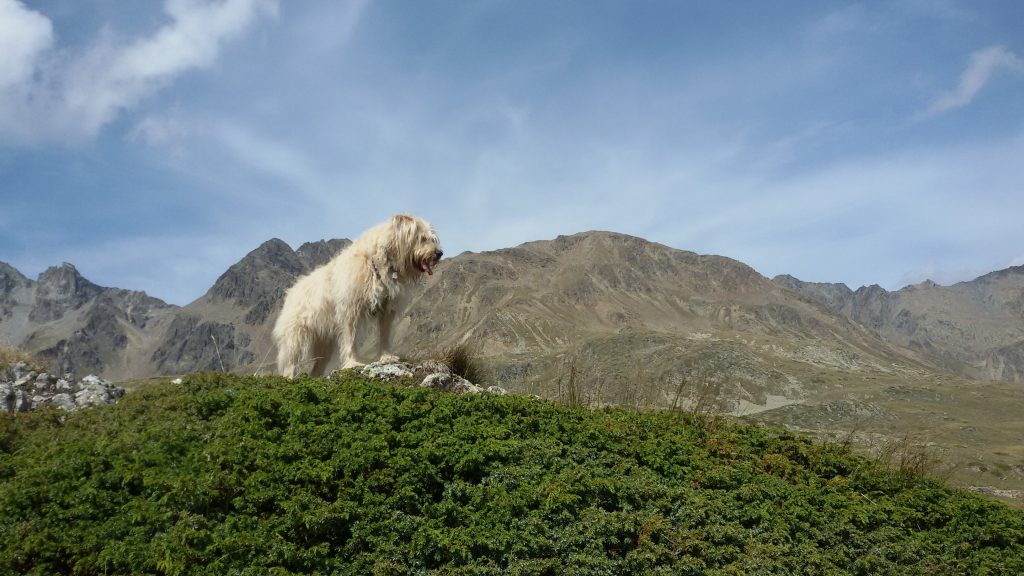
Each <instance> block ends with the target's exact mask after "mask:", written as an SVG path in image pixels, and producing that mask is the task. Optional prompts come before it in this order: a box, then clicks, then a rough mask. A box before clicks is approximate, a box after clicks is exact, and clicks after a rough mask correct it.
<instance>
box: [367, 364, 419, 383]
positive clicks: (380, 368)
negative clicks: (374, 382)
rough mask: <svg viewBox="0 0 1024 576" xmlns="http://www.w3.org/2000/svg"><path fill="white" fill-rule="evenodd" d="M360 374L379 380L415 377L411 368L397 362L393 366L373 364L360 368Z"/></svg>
mask: <svg viewBox="0 0 1024 576" xmlns="http://www.w3.org/2000/svg"><path fill="white" fill-rule="evenodd" d="M359 373H360V374H362V375H364V376H368V377H370V378H379V379H382V380H400V379H402V378H411V377H412V376H413V371H412V369H411V366H409V365H408V364H406V363H404V362H395V363H392V364H385V363H383V362H373V363H371V364H367V365H366V366H363V367H362V368H360V369H359Z"/></svg>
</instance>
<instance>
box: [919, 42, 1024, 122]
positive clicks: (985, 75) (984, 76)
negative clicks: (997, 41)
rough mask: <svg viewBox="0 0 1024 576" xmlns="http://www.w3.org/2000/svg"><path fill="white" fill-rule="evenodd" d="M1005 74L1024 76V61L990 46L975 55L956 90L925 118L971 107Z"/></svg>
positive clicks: (931, 107)
mask: <svg viewBox="0 0 1024 576" xmlns="http://www.w3.org/2000/svg"><path fill="white" fill-rule="evenodd" d="M1003 70H1008V71H1013V72H1022V71H1024V60H1021V58H1020V57H1018V56H1017V55H1016V54H1014V53H1013V52H1011V51H1010V50H1009V49H1007V48H1006V47H1005V46H989V47H988V48H985V49H983V50H977V51H975V52H973V53H972V54H971V59H970V62H968V64H967V68H966V69H965V70H964V71H963V73H962V74H960V83H959V84H957V86H956V88H954V89H953V90H950V91H948V92H945V93H943V94H941V95H939V96H938V97H937V98H935V99H934V100H932V103H931V104H930V105H929V106H928V108H927V109H926V110H925V111H924V112H923V113H922V114H921V116H922V117H929V116H935V115H938V114H942V113H945V112H949V111H951V110H956V109H957V108H962V107H964V106H967V105H968V104H970V103H971V101H972V100H974V98H975V96H977V95H978V93H979V92H981V90H982V88H984V87H985V85H986V84H988V82H989V81H990V80H991V79H992V77H993V76H994V75H995V74H996V73H998V72H1000V71H1003Z"/></svg>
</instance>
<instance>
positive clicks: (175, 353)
mask: <svg viewBox="0 0 1024 576" xmlns="http://www.w3.org/2000/svg"><path fill="white" fill-rule="evenodd" d="M249 344H250V337H249V335H248V334H247V333H246V332H245V331H243V330H238V329H237V327H235V326H232V325H231V324H225V323H221V322H212V321H204V320H203V319H202V318H201V317H199V316H193V315H179V316H177V317H176V318H175V319H174V321H173V322H172V323H171V326H170V328H169V329H168V330H167V335H166V336H165V338H164V340H163V343H162V344H161V345H160V346H159V347H158V348H157V349H156V351H155V352H154V353H153V357H152V361H153V365H154V367H155V368H156V371H157V373H159V374H185V373H188V372H196V371H202V370H219V371H225V372H228V371H231V370H234V369H236V368H238V367H239V366H244V365H246V364H248V363H250V362H252V361H253V359H254V358H255V355H254V354H253V353H252V352H251V351H250V350H249Z"/></svg>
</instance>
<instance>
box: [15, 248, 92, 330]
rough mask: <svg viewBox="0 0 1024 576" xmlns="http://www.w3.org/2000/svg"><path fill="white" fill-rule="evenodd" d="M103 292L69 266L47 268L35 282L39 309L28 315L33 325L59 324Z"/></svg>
mask: <svg viewBox="0 0 1024 576" xmlns="http://www.w3.org/2000/svg"><path fill="white" fill-rule="evenodd" d="M102 291H103V288H102V287H100V286H97V285H96V284H93V283H92V282H90V281H88V280H86V279H85V278H83V277H82V275H81V274H80V273H79V272H78V269H77V268H75V266H74V265H73V264H71V263H69V262H64V263H63V264H61V265H60V266H51V267H50V268H47V269H46V270H45V271H44V272H43V273H42V274H40V275H39V279H38V280H37V281H36V305H35V307H34V308H33V309H32V312H30V313H29V319H30V320H32V321H33V322H49V321H51V320H56V319H58V318H60V317H62V316H64V314H65V313H66V312H68V311H69V310H76V309H78V308H80V307H81V306H82V305H83V304H85V303H86V302H88V301H90V300H92V299H93V298H95V297H96V296H97V295H99V293H100V292H102Z"/></svg>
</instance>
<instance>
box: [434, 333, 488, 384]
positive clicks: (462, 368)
mask: <svg viewBox="0 0 1024 576" xmlns="http://www.w3.org/2000/svg"><path fill="white" fill-rule="evenodd" d="M440 361H441V362H442V363H443V364H444V365H445V366H447V367H448V369H449V370H451V371H452V374H455V375H456V376H461V377H463V378H465V379H466V380H469V381H470V382H472V383H474V384H477V385H480V384H481V383H482V382H483V381H484V380H485V375H484V368H483V365H482V363H481V362H480V360H479V359H478V358H477V354H476V351H475V350H474V349H473V348H472V347H471V346H470V345H469V344H466V343H465V342H463V343H460V344H455V345H453V346H449V347H448V348H445V350H444V351H443V352H441V358H440Z"/></svg>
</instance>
